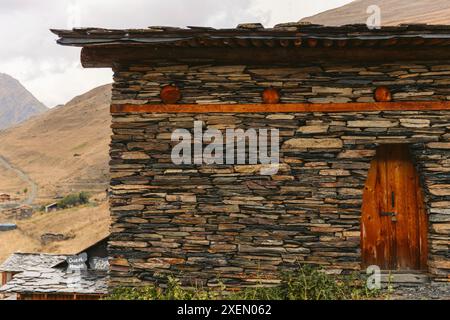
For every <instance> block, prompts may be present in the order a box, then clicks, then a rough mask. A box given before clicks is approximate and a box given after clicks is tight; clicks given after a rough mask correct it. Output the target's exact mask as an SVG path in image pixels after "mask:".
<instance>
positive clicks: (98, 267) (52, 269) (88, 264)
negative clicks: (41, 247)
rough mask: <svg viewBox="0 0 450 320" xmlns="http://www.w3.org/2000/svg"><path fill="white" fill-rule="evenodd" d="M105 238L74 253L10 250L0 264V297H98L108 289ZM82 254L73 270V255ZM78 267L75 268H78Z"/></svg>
mask: <svg viewBox="0 0 450 320" xmlns="http://www.w3.org/2000/svg"><path fill="white" fill-rule="evenodd" d="M106 244H107V239H106V238H105V239H102V240H101V241H99V242H97V243H95V244H93V245H92V246H90V247H89V248H86V249H84V250H82V251H81V252H79V253H77V254H76V255H69V254H64V255H54V254H44V253H14V254H12V255H11V256H10V257H9V258H8V259H7V260H6V261H4V262H3V263H2V264H1V265H0V300H2V299H7V300H98V299H100V298H102V297H103V296H104V295H105V294H106V293H107V291H108V269H109V266H108V256H107V251H106ZM78 257H84V258H83V261H82V264H81V265H82V266H83V268H79V267H77V269H76V270H74V268H73V267H71V266H70V264H71V263H72V262H71V261H73V259H79V258H78ZM78 271H79V272H78Z"/></svg>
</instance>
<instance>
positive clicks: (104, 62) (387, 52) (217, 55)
mask: <svg viewBox="0 0 450 320" xmlns="http://www.w3.org/2000/svg"><path fill="white" fill-rule="evenodd" d="M229 45H230V46H232V47H225V48H217V47H215V48H184V47H175V48H169V47H149V46H145V45H131V44H130V45H128V46H122V47H121V46H110V47H109V46H108V47H105V46H102V47H85V48H83V50H82V51H81V62H82V64H83V66H84V67H86V68H107V67H108V68H109V67H112V66H113V65H114V64H115V63H118V64H121V63H122V64H134V63H142V62H146V61H152V60H160V59H165V60H169V61H190V62H194V61H204V60H208V61H211V62H215V63H230V64H233V63H239V64H242V63H245V64H254V65H258V64H273V63H286V64H289V63H290V64H292V63H301V62H303V63H308V62H342V61H344V62H345V61H347V62H352V63H355V62H388V61H389V62H398V61H412V60H416V61H427V60H433V61H438V60H450V50H449V49H448V48H447V47H440V46H434V47H432V46H430V47H426V46H422V47H395V46H391V47H381V48H380V47H363V46H362V47H339V46H336V47H329V48H323V47H317V48H315V47H313V46H314V45H317V44H314V43H311V42H309V43H308V45H309V46H310V47H295V46H289V47H274V48H268V47H261V48H252V47H241V46H239V45H238V44H236V45H234V44H231V43H230V44H229Z"/></svg>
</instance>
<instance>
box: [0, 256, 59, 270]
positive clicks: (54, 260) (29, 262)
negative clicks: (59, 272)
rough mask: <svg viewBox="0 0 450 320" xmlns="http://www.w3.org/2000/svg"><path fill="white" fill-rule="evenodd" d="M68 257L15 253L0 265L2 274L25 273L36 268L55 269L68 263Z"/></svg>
mask: <svg viewBox="0 0 450 320" xmlns="http://www.w3.org/2000/svg"><path fill="white" fill-rule="evenodd" d="M67 257H68V256H67V255H52V254H41V253H14V254H12V255H11V256H10V257H9V258H8V259H7V260H6V261H5V262H3V264H1V265H0V272H23V271H26V270H29V269H30V268H35V267H41V268H53V267H55V266H57V265H58V264H60V263H62V262H64V261H66V259H67Z"/></svg>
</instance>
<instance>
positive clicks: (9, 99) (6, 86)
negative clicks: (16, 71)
mask: <svg viewBox="0 0 450 320" xmlns="http://www.w3.org/2000/svg"><path fill="white" fill-rule="evenodd" d="M47 110H48V108H47V107H46V106H45V105H44V104H43V103H42V102H40V101H39V100H37V99H36V98H35V97H34V96H33V95H32V94H31V93H30V92H29V91H28V90H27V89H25V87H24V86H23V85H22V84H21V83H20V82H19V81H18V80H16V79H14V78H13V77H11V76H9V75H7V74H4V73H0V130H2V129H6V128H9V127H11V126H14V125H17V124H19V123H21V122H23V121H25V120H28V119H29V118H31V117H33V116H35V115H38V114H41V113H43V112H46V111H47Z"/></svg>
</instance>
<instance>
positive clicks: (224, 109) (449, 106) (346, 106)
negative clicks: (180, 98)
mask: <svg viewBox="0 0 450 320" xmlns="http://www.w3.org/2000/svg"><path fill="white" fill-rule="evenodd" d="M427 110H450V101H420V102H417V101H409V102H370V103H320V104H313V103H295V104H141V105H135V104H112V105H111V113H112V114H117V113H291V112H370V111H427Z"/></svg>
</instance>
